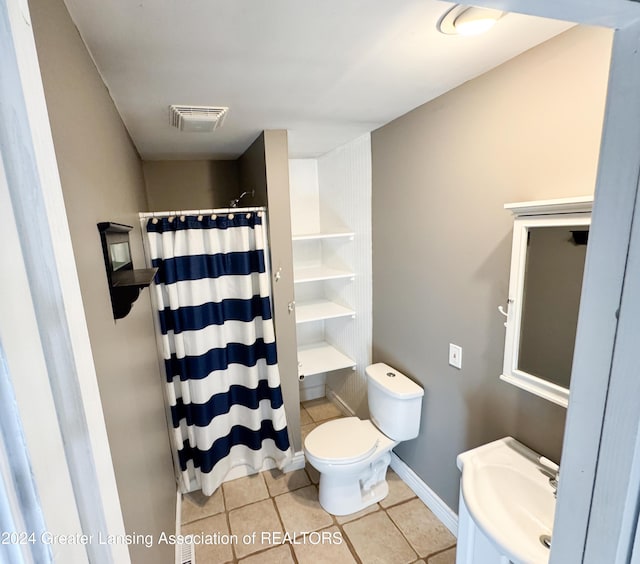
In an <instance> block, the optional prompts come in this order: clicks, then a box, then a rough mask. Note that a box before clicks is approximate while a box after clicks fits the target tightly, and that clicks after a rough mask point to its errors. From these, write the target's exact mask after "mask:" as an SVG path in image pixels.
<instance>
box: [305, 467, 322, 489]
mask: <svg viewBox="0 0 640 564" xmlns="http://www.w3.org/2000/svg"><path fill="white" fill-rule="evenodd" d="M304 469H305V470H306V471H307V476H309V479H310V480H311V482H312V483H313V484H317V483H318V482H320V472H318V471H317V470H316V469H315V468H314V467H313V466H311V464H310V463H309V462H307V464H306V466H305V467H304Z"/></svg>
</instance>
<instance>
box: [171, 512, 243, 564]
mask: <svg viewBox="0 0 640 564" xmlns="http://www.w3.org/2000/svg"><path fill="white" fill-rule="evenodd" d="M180 532H181V534H183V535H198V536H200V535H202V537H201V539H202V540H201V542H199V543H196V547H195V548H196V558H195V560H196V562H202V563H205V562H220V563H222V562H231V561H233V552H232V548H231V547H232V544H233V543H232V542H231V540H230V539H224V538H222V537H220V538H219V539H218V540H216V539H215V538H214V539H208V538H207V537H206V536H205V535H215V534H218V535H229V527H228V526H227V518H226V516H225V514H224V513H220V514H218V515H214V516H213V517H207V518H205V519H200V520H199V521H195V522H193V523H189V524H187V525H184V526H183V527H182V528H181V530H180Z"/></svg>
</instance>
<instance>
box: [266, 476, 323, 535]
mask: <svg viewBox="0 0 640 564" xmlns="http://www.w3.org/2000/svg"><path fill="white" fill-rule="evenodd" d="M275 502H276V505H277V506H278V511H279V512H280V517H282V523H283V525H284V528H285V530H286V531H287V532H289V533H294V532H306V531H317V530H318V529H322V528H324V527H328V526H330V525H332V524H333V518H332V517H331V515H329V514H328V513H327V512H326V511H325V510H324V509H322V507H321V506H320V502H318V491H317V489H316V487H315V486H307V487H306V488H302V489H299V490H296V491H294V492H290V493H286V494H282V495H279V496H278V497H276V498H275Z"/></svg>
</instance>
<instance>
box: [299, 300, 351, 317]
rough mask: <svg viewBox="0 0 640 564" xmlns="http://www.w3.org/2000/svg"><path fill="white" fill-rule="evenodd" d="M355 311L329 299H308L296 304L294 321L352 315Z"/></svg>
mask: <svg viewBox="0 0 640 564" xmlns="http://www.w3.org/2000/svg"><path fill="white" fill-rule="evenodd" d="M355 314H356V312H355V311H353V310H352V309H350V308H348V307H344V306H341V305H340V304H337V303H335V302H331V301H329V300H309V301H307V302H300V303H298V304H297V305H296V323H306V322H309V321H321V320H323V319H336V318H338V317H354V316H355Z"/></svg>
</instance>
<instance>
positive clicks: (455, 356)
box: [449, 343, 462, 369]
mask: <svg viewBox="0 0 640 564" xmlns="http://www.w3.org/2000/svg"><path fill="white" fill-rule="evenodd" d="M449 364H450V365H451V366H453V367H454V368H458V369H462V347H460V346H458V345H454V344H453V343H449Z"/></svg>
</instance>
